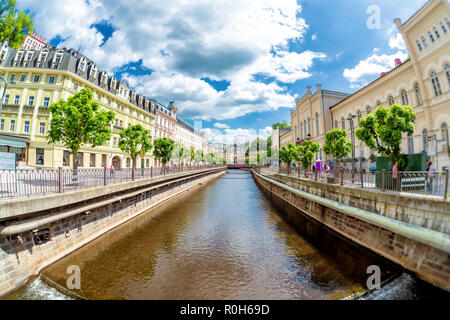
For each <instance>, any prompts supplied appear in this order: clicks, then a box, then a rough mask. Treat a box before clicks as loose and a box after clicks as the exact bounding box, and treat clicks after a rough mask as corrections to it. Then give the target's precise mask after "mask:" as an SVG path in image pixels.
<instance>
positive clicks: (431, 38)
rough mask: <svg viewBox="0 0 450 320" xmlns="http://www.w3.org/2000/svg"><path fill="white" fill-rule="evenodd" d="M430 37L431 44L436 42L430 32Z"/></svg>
mask: <svg viewBox="0 0 450 320" xmlns="http://www.w3.org/2000/svg"><path fill="white" fill-rule="evenodd" d="M428 37H430V40H431V43H433V42H434V37H433V34H432V33H431V32H430V31H428Z"/></svg>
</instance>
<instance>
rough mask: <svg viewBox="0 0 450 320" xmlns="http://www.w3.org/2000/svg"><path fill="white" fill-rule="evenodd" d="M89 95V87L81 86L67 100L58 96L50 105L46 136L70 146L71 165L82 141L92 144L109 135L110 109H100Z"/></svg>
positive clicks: (103, 141) (96, 145)
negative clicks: (78, 90)
mask: <svg viewBox="0 0 450 320" xmlns="http://www.w3.org/2000/svg"><path fill="white" fill-rule="evenodd" d="M92 97H93V94H92V91H90V90H89V89H83V90H81V91H80V92H78V93H77V94H76V95H74V96H72V97H70V98H68V99H67V101H66V100H64V99H62V100H60V101H59V102H57V103H53V104H52V105H50V113H51V115H52V120H51V121H50V129H49V131H48V134H47V140H48V142H49V143H61V144H63V145H64V146H65V147H66V148H68V149H69V150H70V153H72V155H73V166H74V168H75V169H77V167H78V163H77V161H76V157H77V155H78V151H79V150H80V148H81V146H82V145H85V144H90V145H91V147H92V148H95V147H98V146H101V145H103V144H104V143H105V142H106V141H108V140H109V139H111V130H110V126H111V123H112V121H113V119H114V116H115V115H114V112H113V111H106V110H101V109H100V105H99V104H98V103H97V102H95V101H92Z"/></svg>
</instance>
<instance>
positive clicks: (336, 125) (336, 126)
mask: <svg viewBox="0 0 450 320" xmlns="http://www.w3.org/2000/svg"><path fill="white" fill-rule="evenodd" d="M334 127H335V128H339V124H338V121H337V120H334Z"/></svg>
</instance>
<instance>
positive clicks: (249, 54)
mask: <svg viewBox="0 0 450 320" xmlns="http://www.w3.org/2000/svg"><path fill="white" fill-rule="evenodd" d="M20 6H21V7H22V8H26V9H27V10H29V11H30V12H31V13H32V15H33V17H34V18H35V28H36V31H38V32H40V33H42V34H43V35H44V36H46V37H47V38H49V39H52V38H55V37H58V38H60V39H63V40H62V42H61V43H60V44H59V46H61V47H63V46H64V47H73V48H76V49H78V48H81V49H82V52H83V53H84V54H85V55H86V56H88V57H89V58H91V59H92V60H94V61H96V62H97V64H98V65H99V66H100V68H102V69H106V70H110V71H117V70H119V69H120V67H121V66H123V65H125V64H128V63H131V62H137V61H140V60H142V67H143V68H146V69H149V70H152V71H153V72H152V73H151V74H144V75H140V76H130V77H129V80H130V83H132V84H133V85H135V86H137V87H139V89H140V90H142V92H143V93H144V94H145V95H148V96H150V97H153V98H156V99H159V100H162V101H161V102H163V103H167V102H168V101H171V100H175V101H176V102H177V104H178V106H179V107H180V111H181V112H182V115H183V116H187V117H201V118H203V119H211V118H214V119H218V120H221V119H230V118H236V117H238V116H241V115H244V114H247V113H251V112H254V111H265V110H274V109H277V108H280V107H292V105H293V101H294V97H293V96H292V95H290V94H289V92H288V91H287V89H286V88H284V87H283V86H281V85H278V84H277V81H278V82H282V83H293V82H295V81H297V80H300V79H305V78H308V77H310V76H311V71H310V69H311V67H312V66H313V63H314V62H315V61H316V60H318V61H320V60H324V59H325V58H326V55H325V54H323V53H319V52H312V51H304V52H291V51H290V50H289V44H291V43H292V42H294V43H295V42H298V41H301V40H302V39H303V37H304V35H305V33H306V31H307V29H308V26H307V24H306V21H305V20H304V19H303V18H301V17H300V14H301V6H300V5H299V4H298V3H297V1H296V0H280V1H271V0H258V1H254V0H217V1H209V0H197V1H181V0H167V1H164V2H161V1H151V2H150V1H139V2H135V3H133V5H130V4H129V1H128V0H115V1H106V0H105V1H100V0H72V1H59V0H46V1H45V6H43V5H42V3H41V2H39V1H35V0H21V2H20ZM102 22H107V23H108V25H109V26H111V28H112V29H113V32H112V34H111V36H110V37H108V38H107V39H106V38H105V37H104V36H103V34H102V33H101V32H100V31H99V30H97V28H96V27H95V25H97V24H99V23H102ZM258 75H262V76H264V77H266V78H265V80H261V78H260V77H259V76H258ZM202 78H208V79H211V80H214V81H224V80H225V81H227V82H229V83H230V85H229V86H228V87H227V88H226V90H224V91H218V90H216V89H215V88H214V87H213V86H211V85H210V84H208V83H207V82H205V81H203V80H201V79H202Z"/></svg>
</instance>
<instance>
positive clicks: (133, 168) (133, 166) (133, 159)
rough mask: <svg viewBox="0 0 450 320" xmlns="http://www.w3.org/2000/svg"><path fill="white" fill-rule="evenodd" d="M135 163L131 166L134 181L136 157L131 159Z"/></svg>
mask: <svg viewBox="0 0 450 320" xmlns="http://www.w3.org/2000/svg"><path fill="white" fill-rule="evenodd" d="M131 160H132V161H133V164H132V166H131V181H134V172H135V171H136V158H132V159H131Z"/></svg>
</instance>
